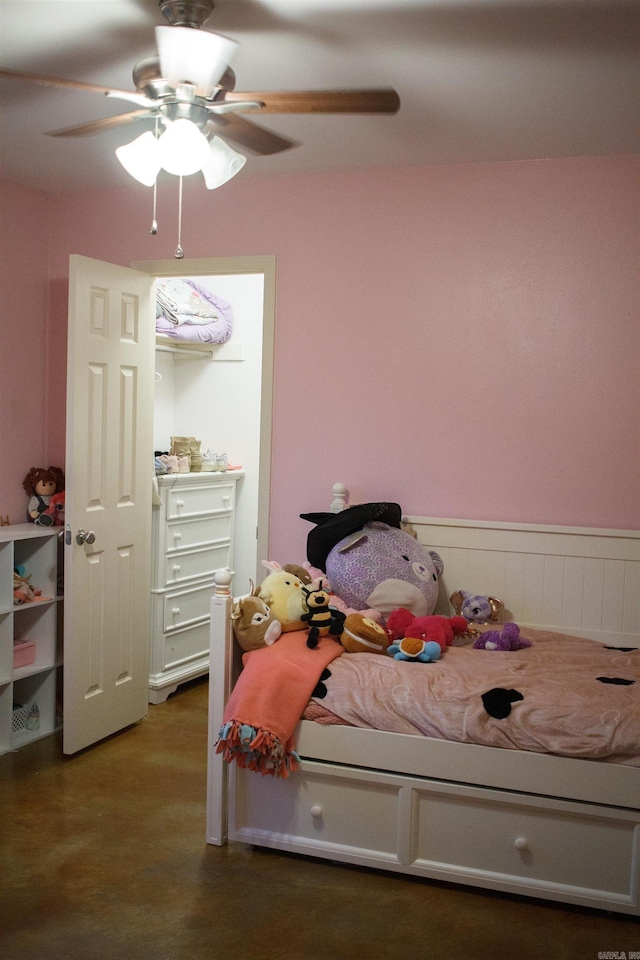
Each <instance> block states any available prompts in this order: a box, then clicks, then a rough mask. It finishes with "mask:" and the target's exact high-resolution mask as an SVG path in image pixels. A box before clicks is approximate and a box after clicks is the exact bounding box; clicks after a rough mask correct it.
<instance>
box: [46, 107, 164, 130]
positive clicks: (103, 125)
mask: <svg viewBox="0 0 640 960" xmlns="http://www.w3.org/2000/svg"><path fill="white" fill-rule="evenodd" d="M152 116H153V112H152V111H151V110H132V111H131V113H119V114H118V115H117V116H115V117H104V118H103V119H102V120H93V121H92V122H91V123H81V124H79V125H78V126H77V127H65V128H64V129H63V130H48V131H47V136H48V137H89V136H92V135H93V134H95V133H104V132H105V130H110V129H111V128H112V127H121V126H123V125H124V124H126V123H131V122H132V121H134V120H141V119H142V118H143V117H152Z"/></svg>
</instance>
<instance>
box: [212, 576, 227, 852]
mask: <svg viewBox="0 0 640 960" xmlns="http://www.w3.org/2000/svg"><path fill="white" fill-rule="evenodd" d="M213 579H214V584H215V589H214V594H213V597H212V598H211V633H210V661H209V737H208V742H209V746H208V751H207V752H208V756H207V843H211V844H214V845H215V846H222V844H224V843H226V840H227V789H228V768H227V764H226V763H224V761H223V759H222V757H221V755H220V754H217V753H215V752H214V747H215V744H216V742H217V740H218V733H219V731H220V727H221V726H222V715H223V713H224V708H225V704H226V702H227V700H228V698H229V693H230V690H231V682H232V671H233V636H232V631H231V620H230V615H231V604H232V602H233V601H232V597H231V574H230V573H229V571H228V570H218V571H216V573H215V574H214V577H213Z"/></svg>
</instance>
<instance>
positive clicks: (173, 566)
mask: <svg viewBox="0 0 640 960" xmlns="http://www.w3.org/2000/svg"><path fill="white" fill-rule="evenodd" d="M230 555H231V544H230V543H222V544H220V545H219V546H216V547H205V548H204V549H203V550H191V551H186V552H182V553H172V554H171V556H167V557H165V558H164V565H163V567H162V570H163V572H164V582H163V583H159V584H158V587H159V588H162V587H172V586H177V585H178V584H181V583H185V582H187V581H189V580H205V579H207V580H210V579H211V578H212V577H213V575H214V573H215V572H216V570H221V569H223V568H228V567H229V559H230Z"/></svg>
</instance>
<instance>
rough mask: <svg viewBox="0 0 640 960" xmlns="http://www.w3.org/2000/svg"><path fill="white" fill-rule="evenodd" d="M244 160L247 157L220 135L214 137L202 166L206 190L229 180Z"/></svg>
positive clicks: (213, 188)
mask: <svg viewBox="0 0 640 960" xmlns="http://www.w3.org/2000/svg"><path fill="white" fill-rule="evenodd" d="M246 162H247V158H246V157H243V155H242V154H241V153H237V152H236V151H235V150H232V149H231V147H230V146H229V144H228V143H225V141H224V140H221V139H220V137H214V138H213V140H211V142H210V143H209V155H208V157H207V160H206V162H205V163H204V164H203V167H202V173H203V175H204V182H205V183H206V185H207V190H215V188H216V187H221V186H222V184H223V183H226V182H227V180H231V178H232V177H235V175H236V173H239V172H240V171H241V170H242V168H243V167H244V165H245V163H246Z"/></svg>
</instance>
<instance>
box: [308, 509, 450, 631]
mask: <svg viewBox="0 0 640 960" xmlns="http://www.w3.org/2000/svg"><path fill="white" fill-rule="evenodd" d="M442 569H443V564H442V560H441V559H440V557H439V556H438V554H437V553H435V551H433V550H427V548H426V547H424V546H423V545H422V544H421V543H418V541H417V540H416V539H415V538H414V537H412V536H411V535H410V534H408V533H405V532H404V530H398V529H396V528H395V527H390V526H388V525H387V524H386V523H380V522H379V521H373V522H371V523H365V525H364V526H363V528H362V529H361V530H359V531H357V532H356V533H353V534H351V535H350V536H347V537H345V538H344V539H343V540H341V541H340V542H339V543H337V544H336V546H335V547H334V548H333V549H332V550H331V552H330V553H329V556H328V557H327V563H326V572H327V576H328V577H329V580H330V582H331V587H332V589H333V591H334V592H335V593H337V594H338V596H339V597H342V599H343V600H344V601H345V602H346V603H347V604H348V605H349V606H350V607H353V608H354V609H355V610H364V609H365V608H367V607H373V609H374V610H379V611H380V613H382V615H383V616H384V617H387V616H388V615H389V614H390V613H391V611H392V610H396V609H397V608H398V607H405V608H406V609H407V610H410V611H411V613H413V614H414V616H416V617H425V616H428V615H429V614H431V613H433V611H434V609H435V605H436V602H437V599H438V577H439V576H440V574H441V573H442Z"/></svg>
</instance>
